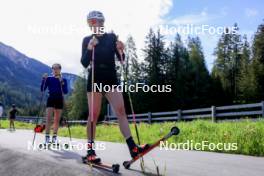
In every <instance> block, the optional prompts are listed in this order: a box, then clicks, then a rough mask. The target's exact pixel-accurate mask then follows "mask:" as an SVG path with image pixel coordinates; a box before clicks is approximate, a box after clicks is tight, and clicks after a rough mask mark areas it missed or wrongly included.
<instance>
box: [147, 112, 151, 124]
mask: <svg viewBox="0 0 264 176" xmlns="http://www.w3.org/2000/svg"><path fill="white" fill-rule="evenodd" d="M148 123H149V124H151V112H148Z"/></svg>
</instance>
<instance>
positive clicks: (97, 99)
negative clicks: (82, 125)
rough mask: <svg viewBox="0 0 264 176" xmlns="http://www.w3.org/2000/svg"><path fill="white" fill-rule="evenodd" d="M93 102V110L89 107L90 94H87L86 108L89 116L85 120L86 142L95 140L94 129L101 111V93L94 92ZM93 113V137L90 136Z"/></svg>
mask: <svg viewBox="0 0 264 176" xmlns="http://www.w3.org/2000/svg"><path fill="white" fill-rule="evenodd" d="M93 94H94V98H93V99H94V102H93V110H92V107H91V101H92V98H91V97H92V93H91V92H89V93H87V98H88V107H89V116H88V120H87V138H88V140H90V141H92V140H94V138H95V131H96V130H95V129H96V123H97V120H98V117H99V114H100V111H101V103H102V93H99V92H94V93H93ZM92 112H93V136H92V134H91V117H92Z"/></svg>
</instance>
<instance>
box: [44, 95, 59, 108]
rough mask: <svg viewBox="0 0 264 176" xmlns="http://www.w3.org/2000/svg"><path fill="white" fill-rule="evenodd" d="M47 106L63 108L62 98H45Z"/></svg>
mask: <svg viewBox="0 0 264 176" xmlns="http://www.w3.org/2000/svg"><path fill="white" fill-rule="evenodd" d="M47 108H55V109H63V98H52V97H49V98H48V100H47Z"/></svg>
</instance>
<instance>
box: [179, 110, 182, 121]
mask: <svg viewBox="0 0 264 176" xmlns="http://www.w3.org/2000/svg"><path fill="white" fill-rule="evenodd" d="M178 119H179V120H182V112H181V110H180V109H178Z"/></svg>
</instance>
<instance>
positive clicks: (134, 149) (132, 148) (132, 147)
mask: <svg viewBox="0 0 264 176" xmlns="http://www.w3.org/2000/svg"><path fill="white" fill-rule="evenodd" d="M126 142H127V145H128V148H129V152H130V155H131V157H132V158H133V159H135V158H136V157H137V156H138V155H139V154H141V153H144V152H145V151H146V150H148V148H149V144H144V145H142V146H138V145H136V144H135V142H134V140H133V138H132V137H129V138H128V139H127V140H126Z"/></svg>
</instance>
